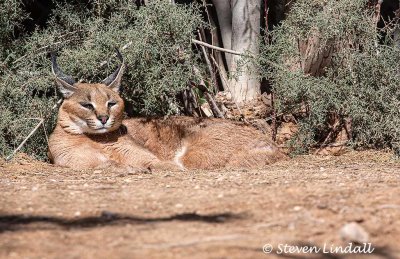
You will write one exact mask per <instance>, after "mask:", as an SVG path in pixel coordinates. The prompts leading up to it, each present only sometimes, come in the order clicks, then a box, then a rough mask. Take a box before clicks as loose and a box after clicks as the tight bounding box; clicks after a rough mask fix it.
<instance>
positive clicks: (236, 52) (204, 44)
mask: <svg viewBox="0 0 400 259" xmlns="http://www.w3.org/2000/svg"><path fill="white" fill-rule="evenodd" d="M192 42H193V43H196V44H199V45H202V46H205V47H207V48H210V49H215V50H219V51H222V52H226V53H230V54H233V55H238V56H245V54H243V53H241V52H238V51H234V50H231V49H224V48H220V47H217V46H214V45H211V44H208V43H206V42H204V41H199V40H195V39H192Z"/></svg>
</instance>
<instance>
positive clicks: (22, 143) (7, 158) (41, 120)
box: [6, 118, 44, 161]
mask: <svg viewBox="0 0 400 259" xmlns="http://www.w3.org/2000/svg"><path fill="white" fill-rule="evenodd" d="M43 122H44V119H42V118H41V119H40V121H39V123H38V124H37V125H36V127H35V128H34V129H33V130H32V131H31V132H30V133H29V134H28V136H26V138H25V139H24V140H23V141H22V142H21V144H19V146H18V147H17V148H16V149H14V151H13V152H12V153H11V154H10V155H9V156H8V157H6V161H9V160H10V159H11V158H12V157H13V156H14V155H15V154H16V153H17V152H18V151H19V150H20V149H21V148H22V147H23V146H24V145H25V143H26V142H27V141H28V139H29V138H30V137H32V135H33V134H34V133H35V132H36V131H37V130H38V129H39V128H40V126H41V125H42V124H43Z"/></svg>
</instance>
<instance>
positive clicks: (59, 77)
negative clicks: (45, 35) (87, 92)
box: [51, 52, 77, 99]
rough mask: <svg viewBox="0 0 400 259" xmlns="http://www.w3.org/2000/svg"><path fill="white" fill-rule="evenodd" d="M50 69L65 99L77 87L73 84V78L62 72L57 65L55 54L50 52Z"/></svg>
mask: <svg viewBox="0 0 400 259" xmlns="http://www.w3.org/2000/svg"><path fill="white" fill-rule="evenodd" d="M51 69H52V71H53V74H54V75H55V77H56V85H57V87H58V89H59V90H60V92H61V94H62V95H63V97H64V98H65V99H68V98H69V97H70V96H71V95H72V94H73V93H74V92H75V90H76V89H77V88H76V87H75V86H74V84H75V80H74V79H73V78H72V77H71V76H69V75H66V74H64V72H63V71H62V70H61V69H60V68H59V67H58V65H57V58H56V55H55V54H54V53H53V52H52V53H51Z"/></svg>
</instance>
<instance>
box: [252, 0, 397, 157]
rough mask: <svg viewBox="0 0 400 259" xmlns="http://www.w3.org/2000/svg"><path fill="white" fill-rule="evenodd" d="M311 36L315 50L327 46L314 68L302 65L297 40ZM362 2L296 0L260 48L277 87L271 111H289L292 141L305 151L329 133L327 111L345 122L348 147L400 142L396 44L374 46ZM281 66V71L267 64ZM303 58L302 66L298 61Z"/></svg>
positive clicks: (264, 66) (369, 15) (373, 31)
mask: <svg viewBox="0 0 400 259" xmlns="http://www.w3.org/2000/svg"><path fill="white" fill-rule="evenodd" d="M313 36H316V37H317V38H318V44H316V46H317V48H316V51H317V52H319V53H325V52H327V50H329V49H330V50H331V51H332V53H333V54H332V59H331V60H330V62H328V64H327V66H326V67H323V66H322V67H320V68H321V71H322V72H321V73H318V72H316V73H314V74H313V73H312V72H310V71H304V67H302V65H304V62H305V58H306V56H305V55H304V52H303V53H302V52H301V50H300V49H299V42H301V41H302V40H306V39H312V37H313ZM379 37H380V36H379V34H378V32H377V29H376V24H375V23H374V21H373V12H372V11H371V10H369V9H368V8H367V1H365V0H339V1H318V0H313V1H308V0H298V1H296V2H295V4H293V6H292V9H291V12H290V13H289V15H288V18H287V20H285V21H284V22H283V23H282V25H281V26H279V27H277V28H275V30H274V31H273V32H272V33H271V35H270V38H271V44H269V45H267V46H263V48H262V54H261V55H260V59H259V61H260V64H261V67H262V69H263V76H265V77H267V78H269V79H270V81H271V82H272V84H273V88H274V91H275V93H276V99H277V108H278V113H292V114H295V117H296V118H297V119H298V122H299V124H300V131H299V133H298V134H297V135H296V136H295V139H293V141H292V143H296V145H297V148H298V149H297V151H302V152H306V151H308V150H309V149H310V148H311V147H313V146H315V145H316V144H317V143H321V142H322V141H324V140H325V138H326V137H327V136H328V135H329V132H330V130H331V129H330V127H332V125H331V120H330V118H331V116H332V115H333V114H334V115H337V116H338V120H339V123H340V124H341V125H343V124H344V121H345V120H348V119H351V121H352V133H353V134H352V139H351V141H350V144H353V145H354V146H355V147H379V148H384V147H390V148H394V149H398V148H400V110H399V107H400V106H399V105H400V89H399V85H400V76H399V71H400V53H399V52H400V50H399V49H396V48H395V47H391V46H390V39H389V41H387V43H388V45H380V44H378V41H379ZM268 61H273V62H276V63H278V64H284V66H285V68H284V69H279V68H274V67H271V66H269V65H268V63H267V62H268ZM299 64H302V65H299Z"/></svg>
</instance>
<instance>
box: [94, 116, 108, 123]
mask: <svg viewBox="0 0 400 259" xmlns="http://www.w3.org/2000/svg"><path fill="white" fill-rule="evenodd" d="M109 118H110V117H108V115H99V116H97V119H98V120H99V121H101V124H103V125H104V124H106V123H107V121H108V119H109Z"/></svg>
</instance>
